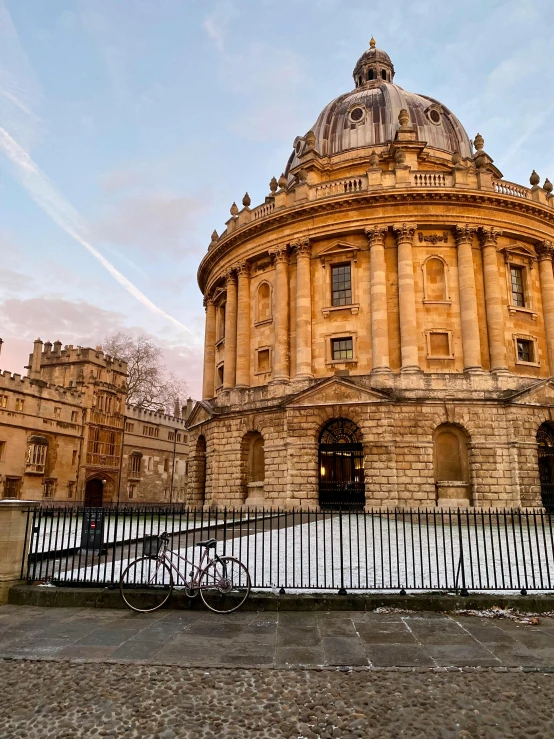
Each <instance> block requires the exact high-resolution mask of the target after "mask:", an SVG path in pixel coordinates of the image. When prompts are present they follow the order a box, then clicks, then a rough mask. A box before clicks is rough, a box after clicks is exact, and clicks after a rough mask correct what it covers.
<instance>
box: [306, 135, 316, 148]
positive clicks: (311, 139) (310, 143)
mask: <svg viewBox="0 0 554 739" xmlns="http://www.w3.org/2000/svg"><path fill="white" fill-rule="evenodd" d="M305 140H306V146H307V147H308V149H313V148H314V146H315V133H314V132H313V131H312V130H310V131H308V133H307V134H306V136H305Z"/></svg>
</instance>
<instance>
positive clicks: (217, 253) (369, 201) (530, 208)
mask: <svg viewBox="0 0 554 739" xmlns="http://www.w3.org/2000/svg"><path fill="white" fill-rule="evenodd" d="M414 203H415V204H429V203H445V204H447V203H450V204H457V205H469V206H475V205H479V206H486V207H487V214H486V215H485V214H483V220H486V221H487V222H489V221H490V210H491V208H492V209H496V210H497V211H502V212H506V211H509V212H510V213H514V212H517V213H520V214H525V215H527V216H529V217H532V218H538V219H540V220H541V221H543V222H546V223H548V224H550V225H552V226H554V209H551V208H547V207H545V206H543V205H541V204H540V203H537V202H535V201H530V200H527V199H523V198H518V197H515V196H511V195H504V194H501V193H496V192H492V191H481V190H455V189H452V188H441V189H440V190H434V189H433V190H420V189H409V190H398V189H395V190H380V191H374V192H367V191H364V192H361V193H355V194H350V195H348V196H347V197H345V196H343V195H340V196H336V197H328V198H322V199H321V200H311V201H308V202H304V203H301V204H299V205H298V206H293V207H288V208H282V209H280V210H277V211H273V213H272V214H271V215H268V216H266V217H265V218H263V219H260V220H257V221H252V222H251V223H249V224H246V225H244V226H243V227H242V228H241V229H240V230H239V231H236V232H233V233H231V234H229V235H228V236H224V237H223V238H222V239H221V240H220V241H219V243H218V245H217V246H216V247H214V248H213V249H212V250H211V251H210V252H208V253H207V254H206V255H205V256H204V258H203V259H202V261H201V262H200V265H199V267H198V273H197V279H198V284H199V286H200V289H201V290H202V291H203V289H204V288H205V283H206V278H207V275H208V273H209V272H210V270H211V269H213V267H214V266H215V264H216V263H217V262H219V260H220V259H222V257H224V256H225V255H226V254H228V253H229V252H230V251H231V250H232V249H234V248H235V247H236V246H238V245H240V244H241V243H244V242H247V241H249V240H251V239H252V238H254V237H255V236H258V235H260V234H264V233H267V232H268V231H272V230H274V229H276V228H278V227H280V226H281V225H284V224H289V225H290V224H291V223H293V222H294V221H297V222H299V223H300V222H301V221H303V220H313V218H314V217H316V216H318V215H321V214H325V213H333V212H336V211H348V210H352V209H354V208H355V209H357V210H359V209H360V207H364V206H376V205H387V204H394V205H402V204H406V205H412V204H414ZM383 218H384V217H383V215H380V221H381V222H382V221H383ZM459 221H460V217H459V216H453V218H452V226H455V225H456V224H457V223H459ZM368 225H369V224H368ZM477 225H481V224H477ZM291 240H296V239H295V237H293V238H292V239H291Z"/></svg>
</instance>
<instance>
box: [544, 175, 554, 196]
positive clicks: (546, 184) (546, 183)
mask: <svg viewBox="0 0 554 739" xmlns="http://www.w3.org/2000/svg"><path fill="white" fill-rule="evenodd" d="M542 189H543V190H546V192H548V193H551V192H552V190H553V189H554V185H553V184H552V183H551V182H550V180H549V179H548V177H547V178H546V180H545V181H544V185H543V186H542Z"/></svg>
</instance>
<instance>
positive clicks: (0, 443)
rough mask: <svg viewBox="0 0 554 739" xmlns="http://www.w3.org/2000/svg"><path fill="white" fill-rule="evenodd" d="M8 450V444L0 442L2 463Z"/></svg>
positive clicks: (0, 460) (0, 459)
mask: <svg viewBox="0 0 554 739" xmlns="http://www.w3.org/2000/svg"><path fill="white" fill-rule="evenodd" d="M5 450H6V442H5V441H0V462H3V461H4V452H5Z"/></svg>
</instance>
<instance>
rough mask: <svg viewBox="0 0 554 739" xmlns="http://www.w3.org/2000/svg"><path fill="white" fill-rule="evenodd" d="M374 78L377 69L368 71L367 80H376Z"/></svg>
mask: <svg viewBox="0 0 554 739" xmlns="http://www.w3.org/2000/svg"><path fill="white" fill-rule="evenodd" d="M374 79H375V70H374V69H370V70H369V71H368V73H367V81H368V82H371V80H374Z"/></svg>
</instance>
